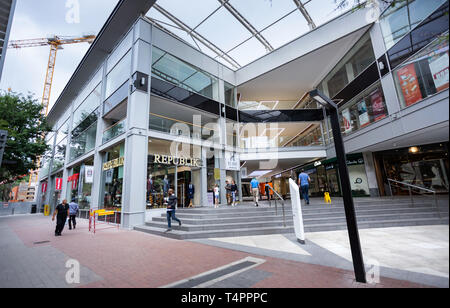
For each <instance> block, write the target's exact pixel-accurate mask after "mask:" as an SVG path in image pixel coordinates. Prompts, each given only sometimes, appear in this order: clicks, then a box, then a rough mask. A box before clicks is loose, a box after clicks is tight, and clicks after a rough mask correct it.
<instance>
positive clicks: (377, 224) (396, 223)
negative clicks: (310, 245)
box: [134, 218, 449, 240]
mask: <svg viewBox="0 0 450 308" xmlns="http://www.w3.org/2000/svg"><path fill="white" fill-rule="evenodd" d="M448 223H449V220H448V218H446V219H438V218H423V219H397V220H379V221H372V222H361V223H358V228H359V229H369V228H387V227H403V226H421V225H440V224H448ZM134 229H135V230H137V231H141V232H146V233H150V234H154V235H160V236H165V237H169V238H173V239H179V240H182V239H199V238H214V237H236V236H250V235H267V234H292V233H294V228H293V227H292V226H287V227H286V228H284V227H266V228H240V229H230V230H218V231H192V232H186V231H182V230H176V229H174V230H173V231H171V232H165V231H166V228H159V227H154V226H146V225H144V226H138V227H135V228H134ZM345 229H347V224H346V223H339V224H332V223H325V224H314V225H309V226H306V227H305V232H322V231H335V230H345ZM306 238H307V234H306Z"/></svg>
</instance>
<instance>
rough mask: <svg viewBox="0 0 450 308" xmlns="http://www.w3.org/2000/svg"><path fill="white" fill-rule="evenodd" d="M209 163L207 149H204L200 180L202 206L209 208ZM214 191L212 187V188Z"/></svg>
mask: <svg viewBox="0 0 450 308" xmlns="http://www.w3.org/2000/svg"><path fill="white" fill-rule="evenodd" d="M207 165H208V161H207V154H206V148H205V147H202V168H201V170H200V179H201V190H200V193H201V194H202V195H201V202H200V205H201V206H207V204H208V169H207ZM211 189H212V187H211Z"/></svg>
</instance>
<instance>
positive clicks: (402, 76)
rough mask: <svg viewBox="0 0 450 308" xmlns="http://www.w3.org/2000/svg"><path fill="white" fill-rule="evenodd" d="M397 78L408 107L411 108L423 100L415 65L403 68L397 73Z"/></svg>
mask: <svg viewBox="0 0 450 308" xmlns="http://www.w3.org/2000/svg"><path fill="white" fill-rule="evenodd" d="M397 77H398V81H399V82H400V87H401V88H402V93H403V97H404V98H405V104H406V106H411V105H412V104H414V103H417V102H418V101H420V100H421V99H422V93H421V92H420V86H419V82H418V81H417V74H416V69H415V68H414V63H411V64H408V65H406V66H405V67H402V68H401V69H400V70H399V71H398V72H397Z"/></svg>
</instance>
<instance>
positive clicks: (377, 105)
mask: <svg viewBox="0 0 450 308" xmlns="http://www.w3.org/2000/svg"><path fill="white" fill-rule="evenodd" d="M370 102H371V104H372V114H373V121H374V122H376V121H379V120H381V119H383V118H385V117H386V110H385V108H384V99H383V93H381V91H380V89H376V90H375V91H374V92H372V93H371V94H370Z"/></svg>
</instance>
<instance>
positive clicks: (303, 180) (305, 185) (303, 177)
mask: <svg viewBox="0 0 450 308" xmlns="http://www.w3.org/2000/svg"><path fill="white" fill-rule="evenodd" d="M309 183H311V178H310V177H309V175H308V174H307V173H306V172H305V170H302V171H301V173H300V174H299V175H298V185H299V186H300V191H301V192H302V196H303V199H305V201H306V204H309V195H308V193H309Z"/></svg>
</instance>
